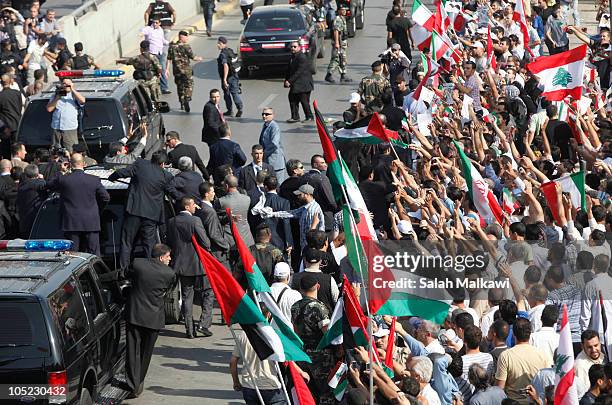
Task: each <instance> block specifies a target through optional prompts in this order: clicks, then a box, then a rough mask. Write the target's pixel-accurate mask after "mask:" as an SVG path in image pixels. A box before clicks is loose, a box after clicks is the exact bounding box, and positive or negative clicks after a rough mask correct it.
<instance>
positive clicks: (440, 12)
mask: <svg viewBox="0 0 612 405" xmlns="http://www.w3.org/2000/svg"><path fill="white" fill-rule="evenodd" d="M450 23H451V22H450V19H449V18H448V15H447V14H446V7H445V5H444V2H443V1H442V0H437V1H436V15H435V17H434V29H435V30H437V31H438V32H446V30H447V29H448V27H449V26H450Z"/></svg>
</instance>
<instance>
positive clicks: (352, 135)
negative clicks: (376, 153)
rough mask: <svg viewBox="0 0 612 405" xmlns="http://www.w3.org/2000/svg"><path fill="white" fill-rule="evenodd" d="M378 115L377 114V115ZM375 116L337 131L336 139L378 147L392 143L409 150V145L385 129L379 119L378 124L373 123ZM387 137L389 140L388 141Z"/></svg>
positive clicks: (396, 134) (393, 132)
mask: <svg viewBox="0 0 612 405" xmlns="http://www.w3.org/2000/svg"><path fill="white" fill-rule="evenodd" d="M375 114H376V113H375ZM373 118H374V115H368V116H367V117H363V118H361V119H360V120H359V121H356V122H353V123H352V124H350V125H347V126H345V127H344V128H341V129H339V130H337V131H336V132H335V133H334V137H336V138H342V139H352V140H355V141H359V142H362V143H365V144H367V145H378V144H380V143H385V142H392V143H393V146H397V147H399V148H402V149H406V148H408V145H407V144H405V143H404V142H402V141H401V140H400V139H399V134H398V133H397V132H395V131H391V130H390V129H385V128H384V127H383V125H382V122H380V118H377V122H372V121H373ZM387 137H388V138H389V139H387Z"/></svg>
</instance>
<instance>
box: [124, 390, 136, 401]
mask: <svg viewBox="0 0 612 405" xmlns="http://www.w3.org/2000/svg"><path fill="white" fill-rule="evenodd" d="M138 396H139V394H137V393H135V392H133V391H132V392H130V393H129V394H128V396H127V397H125V399H136V398H138Z"/></svg>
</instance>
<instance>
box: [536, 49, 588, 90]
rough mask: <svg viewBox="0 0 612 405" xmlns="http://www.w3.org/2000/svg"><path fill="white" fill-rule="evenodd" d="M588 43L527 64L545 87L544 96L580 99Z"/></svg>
mask: <svg viewBox="0 0 612 405" xmlns="http://www.w3.org/2000/svg"><path fill="white" fill-rule="evenodd" d="M586 54H587V45H581V46H579V47H577V48H574V49H570V50H569V51H566V52H561V53H558V54H556V55H551V56H541V57H539V58H538V59H536V61H535V62H531V63H529V64H527V69H529V71H530V72H531V73H533V74H534V75H536V76H538V78H539V83H540V86H541V87H543V92H542V97H545V98H546V99H547V100H549V101H560V100H563V99H564V98H565V97H568V96H570V97H572V98H574V99H576V100H580V97H581V96H582V81H583V79H584V74H583V72H584V63H585V57H586Z"/></svg>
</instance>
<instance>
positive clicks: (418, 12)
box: [412, 0, 436, 32]
mask: <svg viewBox="0 0 612 405" xmlns="http://www.w3.org/2000/svg"><path fill="white" fill-rule="evenodd" d="M412 21H414V22H415V23H416V24H418V25H420V26H421V27H423V28H425V29H426V30H427V31H429V32H431V31H432V30H433V29H434V25H435V23H436V17H435V16H434V15H433V14H432V12H431V11H429V9H428V8H427V7H425V6H424V5H423V4H422V3H421V2H420V1H419V0H414V3H413V4H412Z"/></svg>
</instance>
